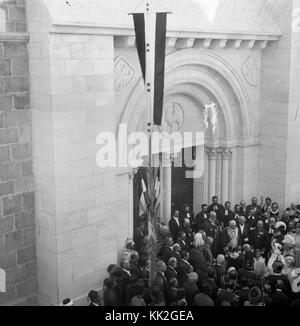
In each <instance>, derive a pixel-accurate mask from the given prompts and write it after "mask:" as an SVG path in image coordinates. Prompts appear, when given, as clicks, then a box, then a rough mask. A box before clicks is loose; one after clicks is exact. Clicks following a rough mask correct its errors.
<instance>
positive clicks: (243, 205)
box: [240, 200, 247, 208]
mask: <svg viewBox="0 0 300 326" xmlns="http://www.w3.org/2000/svg"><path fill="white" fill-rule="evenodd" d="M240 206H241V207H242V208H246V206H247V203H246V201H245V200H241V202H240Z"/></svg>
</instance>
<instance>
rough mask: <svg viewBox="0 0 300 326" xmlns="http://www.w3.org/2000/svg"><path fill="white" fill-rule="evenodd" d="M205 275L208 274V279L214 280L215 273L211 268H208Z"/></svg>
mask: <svg viewBox="0 0 300 326" xmlns="http://www.w3.org/2000/svg"><path fill="white" fill-rule="evenodd" d="M207 274H208V278H212V279H214V278H215V276H216V272H215V270H214V269H213V268H209V269H208V271H207Z"/></svg>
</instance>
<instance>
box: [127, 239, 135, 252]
mask: <svg viewBox="0 0 300 326" xmlns="http://www.w3.org/2000/svg"><path fill="white" fill-rule="evenodd" d="M125 248H127V249H128V250H134V241H133V240H131V239H127V240H126V241H125Z"/></svg>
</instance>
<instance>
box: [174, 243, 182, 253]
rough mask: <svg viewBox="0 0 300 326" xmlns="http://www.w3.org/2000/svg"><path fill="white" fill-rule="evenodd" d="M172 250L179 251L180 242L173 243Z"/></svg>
mask: <svg viewBox="0 0 300 326" xmlns="http://www.w3.org/2000/svg"><path fill="white" fill-rule="evenodd" d="M173 250H174V251H175V252H178V253H179V252H180V251H181V246H180V244H179V243H175V244H174V246H173Z"/></svg>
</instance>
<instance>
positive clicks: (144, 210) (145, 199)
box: [139, 176, 150, 218]
mask: <svg viewBox="0 0 300 326" xmlns="http://www.w3.org/2000/svg"><path fill="white" fill-rule="evenodd" d="M141 190H142V193H141V196H140V212H139V216H140V217H141V218H142V217H144V216H145V215H147V214H148V210H149V206H150V198H149V194H148V189H147V185H146V182H145V179H144V177H143V176H142V177H141Z"/></svg>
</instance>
